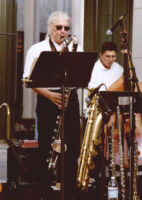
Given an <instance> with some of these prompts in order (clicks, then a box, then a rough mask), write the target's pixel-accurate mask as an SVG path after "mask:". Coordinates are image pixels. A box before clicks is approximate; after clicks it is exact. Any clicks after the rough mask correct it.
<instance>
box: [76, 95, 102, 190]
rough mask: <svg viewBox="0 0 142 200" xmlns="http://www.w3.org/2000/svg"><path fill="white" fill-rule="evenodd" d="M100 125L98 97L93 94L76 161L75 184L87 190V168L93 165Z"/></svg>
mask: <svg viewBox="0 0 142 200" xmlns="http://www.w3.org/2000/svg"><path fill="white" fill-rule="evenodd" d="M101 126H102V113H101V110H100V107H99V97H98V96H97V95H94V96H93V98H92V100H91V102H90V107H89V116H88V120H87V125H86V129H85V134H84V138H83V142H82V146H81V151H80V156H79V161H78V170H77V185H78V187H80V188H81V189H82V190H87V186H88V182H89V170H91V169H93V168H94V167H95V165H94V163H93V158H95V157H96V156H97V154H98V152H97V150H96V147H97V146H98V145H99V144H100V143H101V138H100V135H99V133H100V129H101Z"/></svg>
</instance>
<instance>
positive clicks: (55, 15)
mask: <svg viewBox="0 0 142 200" xmlns="http://www.w3.org/2000/svg"><path fill="white" fill-rule="evenodd" d="M58 17H63V18H64V19H67V20H68V21H69V23H70V17H69V15H68V14H67V13H66V12H63V11H56V12H52V13H51V15H50V16H49V18H48V21H47V35H49V34H50V29H49V25H50V24H53V23H54V20H56V19H57V18H58Z"/></svg>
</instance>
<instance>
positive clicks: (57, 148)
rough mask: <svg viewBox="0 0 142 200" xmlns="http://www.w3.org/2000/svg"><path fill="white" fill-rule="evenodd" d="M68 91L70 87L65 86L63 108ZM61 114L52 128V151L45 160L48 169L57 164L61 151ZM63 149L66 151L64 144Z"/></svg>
mask: <svg viewBox="0 0 142 200" xmlns="http://www.w3.org/2000/svg"><path fill="white" fill-rule="evenodd" d="M70 93H71V89H70V88H65V96H66V98H67V100H66V102H65V109H66V107H67V105H68V100H69V97H70ZM61 120H62V118H61V116H59V115H58V116H57V119H56V124H57V126H58V127H57V128H56V129H54V136H53V137H52V139H53V142H52V143H51V147H52V151H51V152H50V153H51V157H50V159H49V160H47V162H48V169H50V170H51V169H52V170H53V169H55V168H56V165H57V160H58V156H59V153H61V137H60V134H61ZM65 151H67V145H66V144H65Z"/></svg>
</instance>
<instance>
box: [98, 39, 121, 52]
mask: <svg viewBox="0 0 142 200" xmlns="http://www.w3.org/2000/svg"><path fill="white" fill-rule="evenodd" d="M107 50H109V51H115V52H116V53H117V46H116V44H115V43H114V42H112V41H109V42H104V43H103V44H102V46H101V53H102V54H103V53H104V52H105V51H107Z"/></svg>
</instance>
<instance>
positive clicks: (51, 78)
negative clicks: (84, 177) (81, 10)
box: [23, 51, 98, 200]
mask: <svg viewBox="0 0 142 200" xmlns="http://www.w3.org/2000/svg"><path fill="white" fill-rule="evenodd" d="M97 56H98V54H97V53H95V52H63V53H62V54H61V55H59V52H48V51H45V52H42V53H41V54H40V56H39V59H38V60H37V62H36V64H35V66H34V68H33V70H32V72H31V74H30V76H29V78H28V79H25V80H23V81H25V85H26V87H28V88H34V87H46V88H47V87H61V89H62V122H61V130H62V131H61V161H62V169H61V171H62V173H61V199H62V200H64V192H65V184H64V171H65V168H64V160H65V157H64V152H65V149H64V148H65V142H64V110H65V109H64V89H65V87H81V88H83V87H87V86H88V83H89V81H90V77H91V72H92V69H93V66H94V63H95V61H96V59H97Z"/></svg>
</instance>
